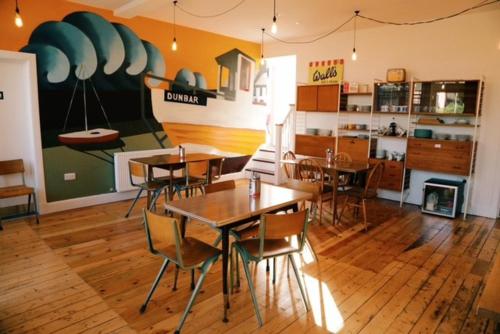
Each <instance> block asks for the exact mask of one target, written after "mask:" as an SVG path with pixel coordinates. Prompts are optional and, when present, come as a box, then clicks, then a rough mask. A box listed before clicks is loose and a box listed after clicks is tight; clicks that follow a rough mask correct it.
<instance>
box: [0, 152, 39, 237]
mask: <svg viewBox="0 0 500 334" xmlns="http://www.w3.org/2000/svg"><path fill="white" fill-rule="evenodd" d="M16 174H17V175H19V174H20V175H21V184H16V185H13V186H6V187H0V199H6V198H13V197H19V196H28V208H27V210H26V212H25V213H21V214H14V215H9V216H4V217H0V230H3V227H2V218H3V219H14V218H20V217H27V216H35V220H36V223H37V224H39V222H40V221H39V219H38V208H37V202H36V193H35V189H34V188H32V187H28V186H26V181H25V179H24V163H23V160H22V159H16V160H6V161H0V175H1V176H8V175H12V176H13V175H16ZM31 197H33V206H34V209H33V211H31Z"/></svg>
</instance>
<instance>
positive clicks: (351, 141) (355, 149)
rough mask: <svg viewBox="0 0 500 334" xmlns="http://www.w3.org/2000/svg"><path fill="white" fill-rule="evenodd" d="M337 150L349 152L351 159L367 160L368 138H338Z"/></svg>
mask: <svg viewBox="0 0 500 334" xmlns="http://www.w3.org/2000/svg"><path fill="white" fill-rule="evenodd" d="M338 152H345V153H347V154H349V155H350V156H351V158H352V160H353V161H361V162H367V161H368V139H358V138H346V137H340V138H339V150H338Z"/></svg>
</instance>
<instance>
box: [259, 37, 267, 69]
mask: <svg viewBox="0 0 500 334" xmlns="http://www.w3.org/2000/svg"><path fill="white" fill-rule="evenodd" d="M265 31H266V29H264V28H262V35H261V39H260V64H261V65H264V64H265V63H266V61H265V60H264V32H265Z"/></svg>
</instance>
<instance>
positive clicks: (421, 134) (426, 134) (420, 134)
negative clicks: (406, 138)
mask: <svg viewBox="0 0 500 334" xmlns="http://www.w3.org/2000/svg"><path fill="white" fill-rule="evenodd" d="M414 136H415V138H428V139H430V138H432V130H430V129H415V132H414Z"/></svg>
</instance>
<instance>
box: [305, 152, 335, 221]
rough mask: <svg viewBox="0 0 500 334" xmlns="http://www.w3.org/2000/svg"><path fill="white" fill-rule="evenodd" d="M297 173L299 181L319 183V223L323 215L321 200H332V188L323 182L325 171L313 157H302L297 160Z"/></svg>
mask: <svg viewBox="0 0 500 334" xmlns="http://www.w3.org/2000/svg"><path fill="white" fill-rule="evenodd" d="M298 174H299V179H300V180H301V181H305V182H310V183H318V184H319V185H320V195H319V196H318V202H319V223H320V224H321V220H322V217H323V202H327V201H330V202H331V201H333V188H332V186H330V185H328V184H325V173H324V172H323V169H322V168H321V166H320V165H319V164H318V162H316V161H315V160H313V159H304V160H300V161H299V165H298Z"/></svg>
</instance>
